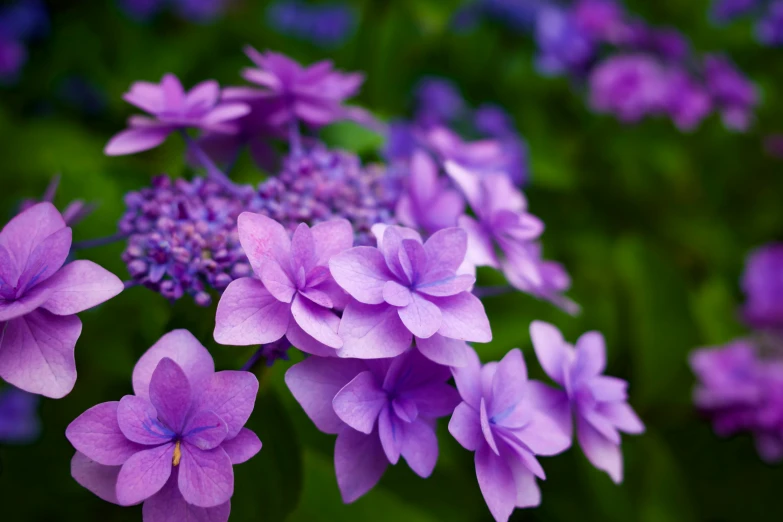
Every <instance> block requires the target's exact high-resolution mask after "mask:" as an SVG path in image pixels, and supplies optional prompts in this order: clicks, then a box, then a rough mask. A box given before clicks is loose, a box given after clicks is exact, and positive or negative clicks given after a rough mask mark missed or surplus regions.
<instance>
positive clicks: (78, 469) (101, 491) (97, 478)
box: [71, 451, 122, 504]
mask: <svg viewBox="0 0 783 522" xmlns="http://www.w3.org/2000/svg"><path fill="white" fill-rule="evenodd" d="M121 467H122V466H104V465H103V464H99V463H97V462H95V461H94V460H91V459H90V458H89V457H88V456H87V455H85V454H84V453H80V452H78V451H77V452H76V454H75V455H74V456H73V458H72V459H71V476H72V477H73V479H74V480H75V481H76V482H78V483H79V485H80V486H82V487H84V488H86V489H88V490H90V491H91V492H93V493H94V494H95V495H97V496H98V498H100V499H102V500H105V501H106V502H111V503H112V504H119V502H118V501H117V476H118V475H119V474H120V468H121Z"/></svg>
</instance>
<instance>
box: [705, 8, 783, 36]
mask: <svg viewBox="0 0 783 522" xmlns="http://www.w3.org/2000/svg"><path fill="white" fill-rule="evenodd" d="M710 16H711V18H712V19H713V20H714V21H715V23H717V24H720V25H725V24H728V23H731V22H733V21H736V20H739V19H742V18H749V19H751V20H753V22H754V24H755V33H756V39H757V40H758V41H759V42H761V43H762V44H764V45H767V46H770V47H779V46H781V45H783V2H781V1H780V0H714V2H713V4H712V9H711V12H710Z"/></svg>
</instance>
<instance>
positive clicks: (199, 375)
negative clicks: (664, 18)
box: [133, 330, 215, 399]
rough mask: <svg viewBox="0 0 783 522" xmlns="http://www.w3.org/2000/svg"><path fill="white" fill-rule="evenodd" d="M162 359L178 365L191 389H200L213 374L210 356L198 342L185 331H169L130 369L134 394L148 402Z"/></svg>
mask: <svg viewBox="0 0 783 522" xmlns="http://www.w3.org/2000/svg"><path fill="white" fill-rule="evenodd" d="M164 358H169V359H171V360H172V361H174V362H175V363H177V366H179V367H180V368H181V369H182V371H183V372H185V375H187V376H188V382H189V383H190V385H191V386H192V387H194V388H199V387H200V385H201V383H202V381H203V380H204V379H206V378H208V377H209V376H210V375H212V374H213V373H215V363H214V362H213V361H212V356H211V355H210V354H209V351H207V349H206V348H204V346H202V345H201V343H200V342H198V339H196V338H195V337H194V336H193V334H192V333H190V332H189V331H187V330H172V331H171V332H169V333H167V334H165V335H164V336H163V337H161V338H160V339H158V342H156V343H155V344H153V345H152V347H151V348H150V349H149V350H147V351H146V352H145V353H144V355H142V356H141V358H140V359H139V362H137V363H136V367H135V368H134V369H133V393H135V394H136V395H137V396H139V397H142V398H145V399H149V396H150V392H149V389H150V381H151V380H152V374H153V372H154V371H155V369H156V368H157V367H158V364H159V363H160V361H161V360H163V359H164Z"/></svg>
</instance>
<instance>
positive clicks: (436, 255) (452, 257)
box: [424, 227, 468, 272]
mask: <svg viewBox="0 0 783 522" xmlns="http://www.w3.org/2000/svg"><path fill="white" fill-rule="evenodd" d="M467 249H468V235H467V234H466V233H465V231H464V230H462V229H460V228H456V227H452V228H446V229H443V230H439V231H438V232H435V233H434V234H433V235H432V236H431V237H430V238H429V239H428V240H427V242H426V243H424V251H425V252H426V253H427V272H434V271H451V272H456V270H457V269H458V268H459V266H460V265H461V264H462V261H464V260H465V253H466V252H467Z"/></svg>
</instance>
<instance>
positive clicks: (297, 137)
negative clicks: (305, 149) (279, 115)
mask: <svg viewBox="0 0 783 522" xmlns="http://www.w3.org/2000/svg"><path fill="white" fill-rule="evenodd" d="M288 141H289V146H290V147H291V156H298V155H299V154H301V153H302V135H301V133H300V132H299V120H297V119H296V118H292V119H291V123H289V125H288Z"/></svg>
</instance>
